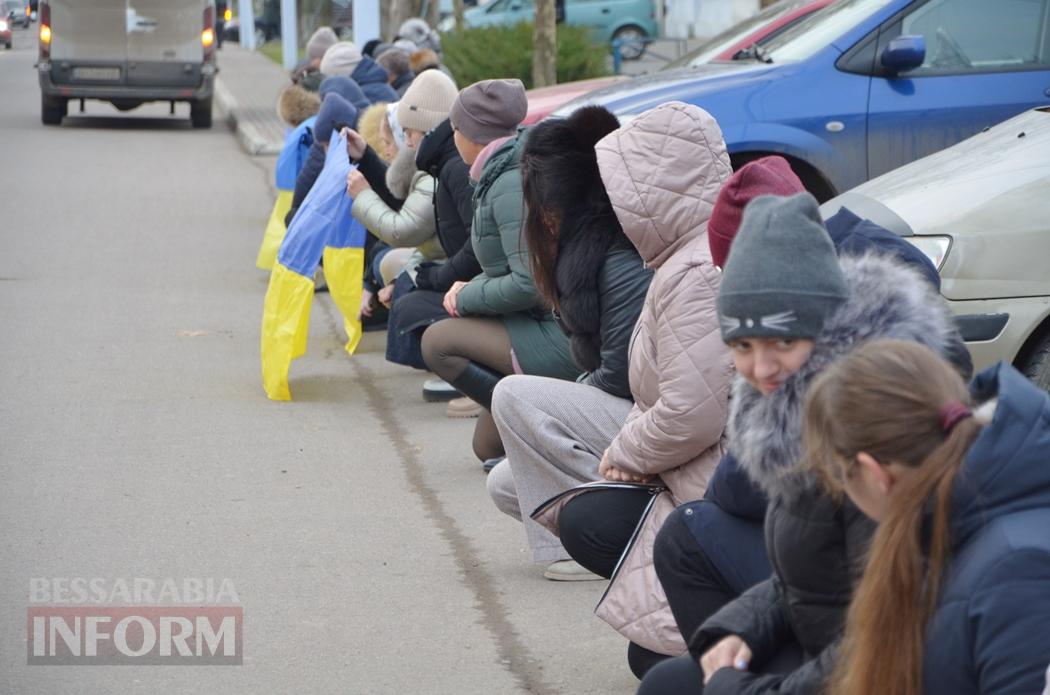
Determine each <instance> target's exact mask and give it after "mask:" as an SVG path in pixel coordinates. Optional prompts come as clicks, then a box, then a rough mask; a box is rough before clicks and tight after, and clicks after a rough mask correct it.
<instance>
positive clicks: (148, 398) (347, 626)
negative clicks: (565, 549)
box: [0, 31, 635, 693]
mask: <svg viewBox="0 0 1050 695" xmlns="http://www.w3.org/2000/svg"><path fill="white" fill-rule="evenodd" d="M34 54H35V49H34V47H33V43H32V36H31V34H29V33H28V32H21V31H17V32H16V49H15V50H14V51H2V50H0V133H2V134H3V137H2V141H3V154H2V155H0V190H2V191H3V197H2V201H3V202H2V203H0V385H2V389H0V530H2V533H0V558H2V560H0V692H3V693H216V692H222V693H289V692H305V693H336V692H341V693H405V692H409V693H514V692H531V693H630V692H633V689H634V687H635V681H634V679H633V677H632V676H631V675H630V673H629V671H628V670H627V667H626V662H625V654H626V642H625V641H623V640H622V639H621V638H620V637H619V636H618V635H616V634H615V633H614V632H613V631H612V629H611V628H609V627H608V626H606V625H605V624H604V623H602V622H601V621H599V620H598V619H597V618H596V617H594V615H593V614H592V609H593V606H594V604H595V603H596V601H597V600H598V598H599V597H600V595H601V592H602V591H603V589H604V583H600V582H586V583H575V584H555V583H552V582H548V581H546V580H544V579H543V578H542V573H541V568H540V567H538V566H535V565H532V564H531V563H530V562H529V561H528V559H527V555H526V546H525V542H524V536H523V534H522V532H521V529H520V527H519V526H518V525H517V524H516V522H513V521H512V520H510V519H508V518H506V517H504V516H503V515H501V514H500V513H499V512H498V511H497V510H496V509H495V508H494V507H493V505H492V503H491V502H490V500H489V499H488V496H487V495H486V493H485V490H484V475H483V473H482V471H481V469H480V467H479V465H478V464H477V463H476V462H475V461H474V460H473V457H472V455H471V454H470V445H469V433H470V427H471V423H470V422H466V421H452V420H448V419H446V418H445V417H444V412H443V407H442V406H440V405H433V404H426V403H424V402H423V401H422V399H421V396H420V387H421V384H422V381H423V377H422V375H420V374H418V373H413V372H412V371H410V370H408V369H405V368H398V367H395V366H393V365H389V364H387V363H385V362H384V360H383V357H382V351H381V347H382V346H381V342H380V341H381V338H382V336H381V335H376V334H368V335H367V336H366V340H365V341H364V343H363V345H362V348H361V350H360V352H359V354H357V355H356V356H354V357H347V356H346V354H345V353H344V352H343V351H342V349H341V343H342V335H341V328H340V327H339V324H340V321H338V320H337V314H336V312H335V310H334V309H333V307H332V305H331V303H330V301H329V300H328V298H327V297H326V296H321V297H320V298H319V299H318V300H317V301H316V302H315V305H314V311H313V314H312V317H311V333H310V338H311V342H310V346H309V350H308V353H307V355H306V356H304V357H303V358H302V359H300V360H298V361H297V362H296V363H295V364H294V365H293V368H292V377H293V381H292V389H293V393H294V395H295V397H296V400H295V402H292V403H272V402H269V401H267V399H266V397H265V395H264V394H263V390H262V387H261V385H260V376H259V359H258V349H259V325H260V317H261V308H262V299H263V294H264V292H265V289H266V282H267V277H266V275H265V274H263V273H261V272H260V271H258V270H257V269H255V267H254V257H255V252H256V249H257V246H258V242H259V240H260V238H261V234H262V230H263V227H264V224H265V221H266V218H267V215H268V212H269V208H270V205H271V204H272V200H273V197H272V196H273V193H272V189H271V186H270V180H271V178H272V177H271V173H270V169H271V167H272V161H271V160H268V159H262V158H250V157H248V156H246V155H245V154H243V153H242V152H241V150H239V149H238V147H237V143H236V140H235V138H234V137H233V135H232V134H231V133H230V132H228V131H227V130H225V129H224V128H222V127H220V126H218V125H217V126H216V128H215V129H213V130H211V131H194V130H192V129H191V128H190V127H189V124H188V108H187V107H186V106H180V107H179V109H178V111H177V114H176V116H175V117H172V116H169V115H168V112H167V106H166V105H153V106H148V107H144V108H141V109H139V110H136V111H133V112H130V113H125V114H122V113H119V112H117V111H116V110H115V109H113V108H112V107H110V106H109V105H106V104H101V103H91V102H89V103H88V104H87V109H86V113H85V114H79V113H76V111H77V109H76V108H75V107H74V108H71V114H72V115H71V116H70V117H68V118H67V119H66V121H65V123H64V125H62V126H61V127H59V128H45V127H44V126H42V125H41V124H40V119H39V89H38V87H37V83H36V76H35V73H34V72H33V70H32V64H33V62H34V57H35V56H34ZM78 578H80V579H90V578H99V579H101V580H103V582H104V583H105V586H107V587H110V588H111V589H113V590H114V591H115V589H114V587H116V586H117V585H118V584H119V581H121V580H123V581H126V582H129V583H130V582H133V581H134V579H136V578H140V579H150V580H153V581H156V582H157V583H158V585H160V584H162V583H163V581H164V580H166V579H172V580H174V581H175V582H177V583H178V584H179V585H180V586H182V585H184V584H183V583H184V582H185V581H186V580H193V579H200V580H206V579H212V580H213V581H215V582H216V585H218V584H219V583H220V582H222V581H223V580H227V581H228V583H229V586H230V587H234V588H235V592H236V597H237V601H238V602H239V604H240V605H242V606H243V610H244V644H243V655H244V656H243V665H241V666H229V667H218V666H216V667H209V668H200V667H189V668H179V667H173V666H123V667H114V666H94V665H92V666H36V665H33V666H30V665H27V641H26V639H27V609H28V608H29V607H30V599H31V598H33V595H32V594H31V587H33V586H34V584H33V582H34V581H36V582H38V583H39V582H41V581H44V582H45V586H47V587H50V589H49V591H51V590H53V593H50V594H48V596H50V598H51V599H52V600H53V601H54V600H57V599H58V598H59V597H62V596H61V592H62V591H64V590H65V589H64V587H65V585H64V584H63V582H65V581H67V580H68V581H71V580H74V579H78ZM53 580H58V581H57V582H55V581H53ZM187 596H188V594H187V593H184V594H182V598H184V599H185V598H186V597H187ZM118 597H119V596H118ZM62 598H65V597H62ZM111 598H112V595H111ZM225 598H227V599H228V598H229V595H227V596H226V597H225ZM66 600H72V601H73V602H74V603H76V601H75V600H73V599H68V598H67V599H66ZM53 601H52V602H53ZM191 601H192V599H191ZM44 602H45V603H47V601H44ZM227 602H228V601H227Z"/></svg>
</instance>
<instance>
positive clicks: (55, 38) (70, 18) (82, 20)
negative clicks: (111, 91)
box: [50, 0, 127, 83]
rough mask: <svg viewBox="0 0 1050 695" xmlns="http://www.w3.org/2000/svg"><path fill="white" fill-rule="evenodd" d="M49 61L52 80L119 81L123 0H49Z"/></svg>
mask: <svg viewBox="0 0 1050 695" xmlns="http://www.w3.org/2000/svg"><path fill="white" fill-rule="evenodd" d="M50 5H51V61H52V64H54V65H56V66H59V65H62V64H63V63H66V64H68V65H70V66H71V67H70V69H68V70H65V69H58V70H54V71H53V73H52V77H53V79H54V80H55V81H56V82H64V83H75V82H85V81H92V82H93V81H107V82H119V81H120V80H121V79H122V77H123V75H124V67H125V65H126V63H127V45H126V41H125V38H124V36H125V34H124V27H125V25H126V20H125V16H126V12H125V10H126V5H125V0H92V1H91V2H90V3H85V2H83V0H51V2H50Z"/></svg>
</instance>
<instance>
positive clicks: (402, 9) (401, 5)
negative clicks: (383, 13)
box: [383, 0, 421, 41]
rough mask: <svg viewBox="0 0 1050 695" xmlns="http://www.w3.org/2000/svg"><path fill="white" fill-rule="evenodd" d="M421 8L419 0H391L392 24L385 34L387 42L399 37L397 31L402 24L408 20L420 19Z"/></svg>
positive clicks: (388, 26)
mask: <svg viewBox="0 0 1050 695" xmlns="http://www.w3.org/2000/svg"><path fill="white" fill-rule="evenodd" d="M420 7H421V5H420V2H419V1H418V0H390V6H389V9H390V22H389V24H387V28H386V31H385V32H384V33H383V36H384V37H385V38H386V40H387V41H393V40H394V37H395V36H397V30H398V29H400V28H401V24H402V23H404V21H405V20H406V19H409V18H411V17H418V16H419V10H420Z"/></svg>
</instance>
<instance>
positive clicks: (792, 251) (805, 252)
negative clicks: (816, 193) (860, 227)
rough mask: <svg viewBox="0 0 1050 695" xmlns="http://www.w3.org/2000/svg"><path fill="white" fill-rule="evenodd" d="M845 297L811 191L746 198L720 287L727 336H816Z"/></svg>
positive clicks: (721, 316)
mask: <svg viewBox="0 0 1050 695" xmlns="http://www.w3.org/2000/svg"><path fill="white" fill-rule="evenodd" d="M847 296H848V290H847V288H846V278H845V277H844V276H843V274H842V269H841V268H840V267H839V261H838V256H836V254H835V247H834V245H833V244H832V243H831V237H830V236H828V232H827V229H826V228H825V227H824V223H823V222H822V221H821V219H820V210H819V209H818V208H817V201H816V199H815V198H814V197H813V196H812V195H810V194H809V193H798V194H796V195H793V196H789V197H786V198H785V197H781V196H771V195H764V196H759V197H757V198H755V199H754V200H752V201H751V202H750V203H748V205H747V207H746V208H745V209H744V217H743V220H742V221H741V223H740V231H739V233H738V234H737V236H736V238H735V239H734V240H733V246H732V247H731V248H730V251H729V260H728V261H726V267H725V271H724V272H723V273H722V283H721V286H720V287H719V291H718V301H717V307H718V318H719V320H720V322H721V324H722V339H723V340H724V341H725V342H727V343H728V342H730V341H733V340H737V339H739V338H815V337H816V336H817V335H818V334H819V333H820V329H821V328H822V327H823V326H824V321H825V320H826V319H827V317H828V316H830V315H831V314H832V312H834V311H835V309H836V308H838V307H839V306H840V305H841V304H842V303H843V302H844V301H845V299H846V297H847Z"/></svg>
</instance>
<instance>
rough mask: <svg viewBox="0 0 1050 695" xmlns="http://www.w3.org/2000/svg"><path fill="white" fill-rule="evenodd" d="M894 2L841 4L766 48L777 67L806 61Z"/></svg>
mask: <svg viewBox="0 0 1050 695" xmlns="http://www.w3.org/2000/svg"><path fill="white" fill-rule="evenodd" d="M891 1H892V0H842V2H837V3H833V4H831V5H829V6H828V7H825V8H824V9H823V10H821V11H820V12H815V13H814V14H812V15H810V16H809V17H807V18H805V19H804V20H802V21H801V22H799V23H798V24H796V25H795V26H793V27H791V28H790V29H788V30H787V31H785V32H784V33H783V34H781V35H780V36H778V37H776V38H775V39H773V40H772V41H770V42H769V43H768V44H766V46H765V49H766V54H767V55H768V56H769V57H770V58H771V59H772V60H773V62H774V63H788V62H793V61H797V60H806V59H807V58H809V57H810V56H812V55H814V54H816V53H817V52H818V51H822V50H824V49H825V48H827V47H828V45H829V44H831V43H833V42H834V41H835V40H836V39H839V38H841V37H842V35H843V34H845V33H846V32H848V31H849V30H850V29H853V28H854V27H856V26H857V25H858V24H861V23H862V22H863V21H864V20H865V19H866V18H868V17H870V16H871V15H873V14H875V13H876V12H878V11H879V10H881V9H882V8H883V7H885V6H886V5H888V4H890V2H891Z"/></svg>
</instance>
